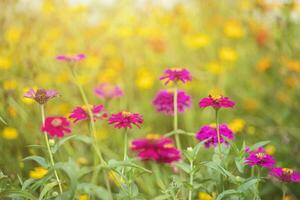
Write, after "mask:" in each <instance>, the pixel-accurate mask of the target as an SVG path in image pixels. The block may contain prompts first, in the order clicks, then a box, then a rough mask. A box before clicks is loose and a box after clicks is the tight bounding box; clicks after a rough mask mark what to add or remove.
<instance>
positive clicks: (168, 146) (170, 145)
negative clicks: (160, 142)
mask: <svg viewBox="0 0 300 200" xmlns="http://www.w3.org/2000/svg"><path fill="white" fill-rule="evenodd" d="M164 147H165V148H173V147H174V145H173V144H165V145H164Z"/></svg>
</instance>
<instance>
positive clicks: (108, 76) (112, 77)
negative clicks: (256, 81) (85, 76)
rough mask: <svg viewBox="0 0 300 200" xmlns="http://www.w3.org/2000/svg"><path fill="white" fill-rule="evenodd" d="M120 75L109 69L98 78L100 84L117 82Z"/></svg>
mask: <svg viewBox="0 0 300 200" xmlns="http://www.w3.org/2000/svg"><path fill="white" fill-rule="evenodd" d="M118 75H119V73H118V72H117V71H116V70H115V69H112V68H107V69H104V70H103V71H102V73H100V74H99V75H98V77H97V81H98V82H100V83H101V82H114V81H116V80H117V78H118Z"/></svg>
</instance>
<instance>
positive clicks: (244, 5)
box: [239, 0, 252, 10]
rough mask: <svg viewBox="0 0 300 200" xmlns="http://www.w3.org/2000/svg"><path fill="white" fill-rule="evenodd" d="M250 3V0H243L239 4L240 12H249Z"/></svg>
mask: <svg viewBox="0 0 300 200" xmlns="http://www.w3.org/2000/svg"><path fill="white" fill-rule="evenodd" d="M251 2H252V0H250V1H249V0H243V1H240V2H239V3H240V4H239V6H240V8H241V9H242V10H249V9H250V8H251Z"/></svg>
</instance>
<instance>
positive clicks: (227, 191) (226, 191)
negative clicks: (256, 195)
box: [216, 190, 240, 200]
mask: <svg viewBox="0 0 300 200" xmlns="http://www.w3.org/2000/svg"><path fill="white" fill-rule="evenodd" d="M236 194H240V192H239V191H236V190H225V191H224V192H222V193H221V194H219V195H218V196H217V198H216V200H221V199H223V198H224V197H226V196H231V195H236Z"/></svg>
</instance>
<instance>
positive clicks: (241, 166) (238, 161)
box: [234, 158, 245, 173]
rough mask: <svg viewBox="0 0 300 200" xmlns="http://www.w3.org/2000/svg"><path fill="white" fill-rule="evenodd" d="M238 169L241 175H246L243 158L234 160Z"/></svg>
mask: <svg viewBox="0 0 300 200" xmlns="http://www.w3.org/2000/svg"><path fill="white" fill-rule="evenodd" d="M234 162H235V165H236V168H237V169H238V170H239V172H240V173H244V166H245V165H244V159H243V158H242V159H241V158H235V160H234Z"/></svg>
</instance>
